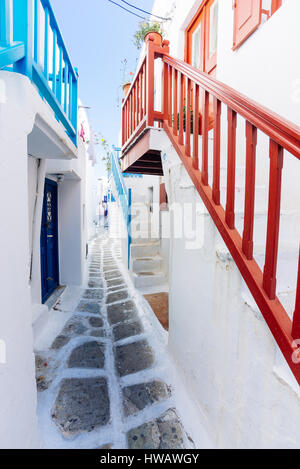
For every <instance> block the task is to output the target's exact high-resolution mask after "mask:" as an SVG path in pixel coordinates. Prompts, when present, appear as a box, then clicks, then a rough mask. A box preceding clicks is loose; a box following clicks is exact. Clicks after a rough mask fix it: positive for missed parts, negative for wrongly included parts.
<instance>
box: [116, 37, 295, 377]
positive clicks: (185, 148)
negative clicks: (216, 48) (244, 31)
mask: <svg viewBox="0 0 300 469" xmlns="http://www.w3.org/2000/svg"><path fill="white" fill-rule="evenodd" d="M146 49H147V50H146V57H145V59H144V60H143V62H142V64H141V67H140V68H139V71H138V72H137V75H136V78H135V80H134V82H133V84H132V86H131V89H130V91H129V94H128V96H127V97H126V99H125V101H124V104H123V108H122V112H123V153H124V152H125V151H126V149H127V148H128V146H129V145H130V144H132V143H133V142H134V140H135V138H136V137H137V136H138V135H139V133H140V132H141V131H142V130H143V129H145V128H147V127H152V126H153V125H155V122H158V123H159V126H163V128H164V130H165V131H166V133H167V135H168V136H169V138H170V140H171V142H172V144H173V146H174V148H175V149H176V151H177V153H178V155H179V157H180V158H181V160H182V162H183V164H184V166H185V168H186V170H187V172H188V174H189V175H190V177H191V179H192V181H193V183H194V185H195V187H196V189H197V191H198V193H199V194H200V196H201V198H202V200H203V202H204V204H205V205H206V208H207V210H208V211H209V213H210V215H211V217H212V219H213V220H214V223H215V225H216V227H217V228H218V230H219V232H220V234H221V236H222V238H223V240H224V242H225V243H226V245H227V247H228V249H229V251H230V253H231V255H232V257H233V259H234V261H235V263H236V265H237V266H238V268H239V270H240V272H241V274H242V276H243V278H244V280H245V282H246V284H247V286H248V288H249V290H250V291H251V293H252V295H253V297H254V299H255V301H256V303H257V305H258V307H259V308H260V311H261V313H262V314H263V316H264V318H265V320H266V322H267V324H268V326H269V328H270V330H271V332H272V334H273V336H274V338H275V340H276V342H277V344H278V345H279V347H280V349H281V351H282V353H283V355H284V356H285V358H286V361H287V363H288V364H289V366H290V368H291V370H292V372H293V373H294V375H295V377H296V379H297V381H298V383H299V384H300V364H297V363H294V361H293V359H292V356H293V353H294V351H295V348H297V347H296V346H295V345H294V339H300V258H299V274H298V280H297V287H296V289H297V294H296V307H295V313H294V318H293V321H291V319H290V318H289V316H288V314H287V312H286V311H285V309H284V307H283V306H282V304H281V303H280V301H279V299H278V298H277V296H276V277H277V256H278V244H279V243H278V241H279V225H280V205H281V180H282V170H283V155H284V151H285V150H286V151H287V152H289V153H291V154H292V155H294V156H295V157H296V158H297V159H300V128H299V127H297V126H296V125H294V124H293V123H291V122H289V121H287V120H285V119H282V118H281V117H279V116H278V115H277V114H275V113H273V112H272V111H270V110H268V109H266V108H265V107H263V106H261V105H259V104H257V103H255V102H253V101H251V100H250V99H248V98H246V97H245V96H243V95H242V94H240V93H238V92H237V91H235V90H233V89H232V88H230V87H228V86H226V85H224V84H223V83H220V82H218V81H217V80H215V79H214V78H212V77H211V76H209V75H207V74H204V73H202V72H200V71H199V70H197V69H195V68H193V67H192V66H190V65H189V64H187V63H186V62H183V61H182V60H178V59H174V58H173V57H171V56H169V50H168V42H167V41H164V42H163V43H162V45H161V46H160V47H158V46H156V45H154V42H153V38H151V37H150V38H149V39H148V42H147V44H146ZM156 58H160V59H161V60H162V63H163V67H162V69H163V75H162V87H161V89H162V111H160V112H157V111H155V110H154V82H155V80H154V61H155V59H156ZM222 106H223V107H224V106H226V107H227V121H228V124H227V126H228V149H227V194H226V206H225V207H224V208H223V207H222V205H221V203H220V156H221V144H220V143H221V112H222ZM189 109H190V112H188V110H189ZM176 116H177V118H176ZM195 116H199V118H195ZM238 116H240V117H242V118H243V119H244V120H245V127H246V129H245V139H246V172H245V208H244V230H243V235H242V236H241V235H240V234H239V232H238V231H237V229H236V225H235V193H236V191H235V175H236V146H237V145H236V144H237V138H236V132H237V117H238ZM191 121H192V122H191ZM211 122H213V171H212V179H213V182H212V187H210V185H209V174H208V173H209V165H208V134H209V131H210V130H211ZM258 130H259V131H260V132H262V133H263V134H264V135H265V136H267V138H268V139H269V157H270V176H269V204H268V220H267V242H266V249H265V267H264V270H263V271H262V270H261V269H260V267H259V266H258V264H257V262H256V261H255V259H254V258H253V231H254V201H255V175H256V148H257V133H258ZM192 134H193V135H192ZM200 134H201V136H202V152H201V155H202V160H201V162H199V153H200V152H199V135H200ZM192 139H193V140H192ZM200 168H201V169H200Z"/></svg>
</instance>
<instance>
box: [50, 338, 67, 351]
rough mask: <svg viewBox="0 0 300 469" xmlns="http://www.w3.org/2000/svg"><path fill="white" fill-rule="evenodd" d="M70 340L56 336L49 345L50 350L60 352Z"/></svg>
mask: <svg viewBox="0 0 300 469" xmlns="http://www.w3.org/2000/svg"><path fill="white" fill-rule="evenodd" d="M70 340H71V337H70V336H66V335H58V336H57V337H56V339H55V340H54V342H53V343H52V345H51V348H52V350H60V349H61V348H63V347H64V346H65V345H67V343H68V342H69V341H70Z"/></svg>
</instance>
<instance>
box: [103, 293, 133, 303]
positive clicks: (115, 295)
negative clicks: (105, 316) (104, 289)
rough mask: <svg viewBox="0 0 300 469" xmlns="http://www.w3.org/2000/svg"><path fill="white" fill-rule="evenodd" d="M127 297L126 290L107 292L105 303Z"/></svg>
mask: <svg viewBox="0 0 300 469" xmlns="http://www.w3.org/2000/svg"><path fill="white" fill-rule="evenodd" d="M126 298H128V290H121V291H118V292H113V293H108V295H107V298H106V304H110V303H116V302H117V301H122V300H126Z"/></svg>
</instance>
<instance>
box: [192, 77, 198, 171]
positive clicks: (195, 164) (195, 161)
mask: <svg viewBox="0 0 300 469" xmlns="http://www.w3.org/2000/svg"><path fill="white" fill-rule="evenodd" d="M193 115H194V122H193V135H194V140H193V167H194V168H195V169H199V85H195V99H194V114H193Z"/></svg>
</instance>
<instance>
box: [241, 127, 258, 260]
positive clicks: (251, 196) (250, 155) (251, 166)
mask: <svg viewBox="0 0 300 469" xmlns="http://www.w3.org/2000/svg"><path fill="white" fill-rule="evenodd" d="M256 145H257V128H256V127H254V126H253V125H252V124H250V122H248V121H246V191H245V221H244V233H243V253H244V254H245V256H246V257H247V259H248V260H251V259H253V229H254V208H255V207H254V204H255V169H256Z"/></svg>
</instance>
